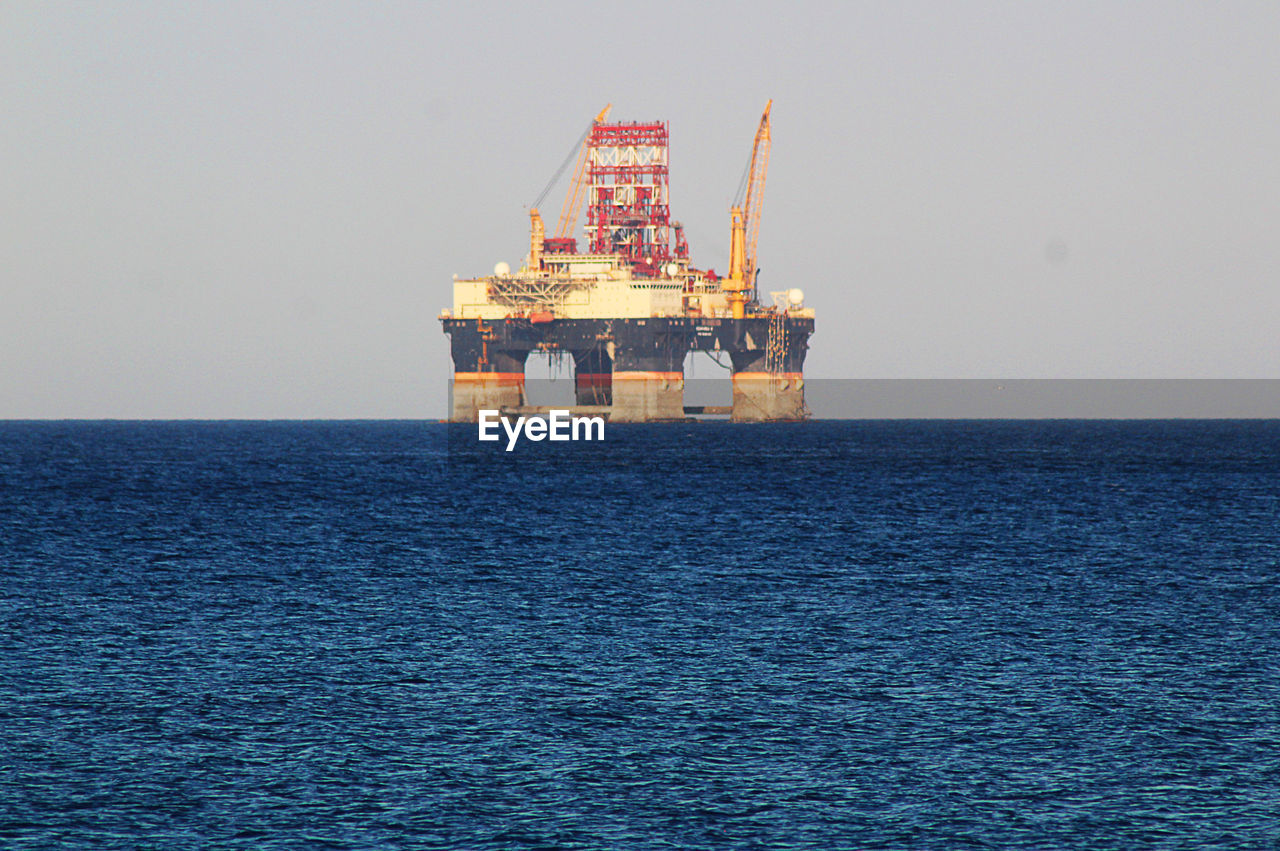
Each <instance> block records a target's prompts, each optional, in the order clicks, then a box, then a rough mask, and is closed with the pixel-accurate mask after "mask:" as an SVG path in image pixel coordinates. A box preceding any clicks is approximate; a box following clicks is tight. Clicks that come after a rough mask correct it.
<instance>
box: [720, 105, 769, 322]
mask: <svg viewBox="0 0 1280 851" xmlns="http://www.w3.org/2000/svg"><path fill="white" fill-rule="evenodd" d="M772 108H773V101H772V100H770V101H769V102H768V103H766V104H765V106H764V114H763V115H761V116H760V126H759V127H758V128H756V137H755V140H754V141H753V142H752V144H751V163H750V165H749V166H748V169H747V175H746V178H745V185H746V192H747V199H746V204H745V205H744V206H742V207H739V206H738V205H737V204H735V205H734V206H733V207H732V208H731V209H730V210H729V220H730V225H729V232H730V240H729V277H728V278H727V279H726V280H725V281H724V283H723V284H722V285H721V287H722V288H723V289H724V291H725V292H726V293H727V294H728V297H729V308H730V310H731V311H732V312H733V317H734V318H735V319H741V318H742V317H743V316H745V315H746V305H747V301H748V298H747V291H748V290H750V291H751V293H752V295H751V298H750V300H751V301H755V300H756V295H755V286H756V241H757V239H759V237H760V214H761V212H762V211H763V209H764V181H765V175H766V173H767V172H768V170H769V143H770V131H769V110H770V109H772ZM739 191H741V190H739Z"/></svg>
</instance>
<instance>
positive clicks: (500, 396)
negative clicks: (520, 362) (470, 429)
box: [449, 369, 525, 423]
mask: <svg viewBox="0 0 1280 851" xmlns="http://www.w3.org/2000/svg"><path fill="white" fill-rule="evenodd" d="M450 397H451V398H450V403H449V408H450V415H449V419H450V420H451V421H452V422H456V423H473V422H475V421H476V420H478V419H479V418H480V411H482V410H494V411H497V410H502V409H503V408H518V407H520V406H521V405H523V404H524V403H525V393H524V370H523V369H521V370H520V372H455V373H454V374H453V386H452V387H451V388H450Z"/></svg>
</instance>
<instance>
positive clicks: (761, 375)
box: [733, 372, 804, 381]
mask: <svg viewBox="0 0 1280 851" xmlns="http://www.w3.org/2000/svg"><path fill="white" fill-rule="evenodd" d="M739 378H746V379H749V380H752V381H760V380H762V379H766V378H776V379H779V380H781V381H799V380H800V379H802V378H804V373H803V372H735V373H734V374H733V380H734V381H737V380H738V379H739Z"/></svg>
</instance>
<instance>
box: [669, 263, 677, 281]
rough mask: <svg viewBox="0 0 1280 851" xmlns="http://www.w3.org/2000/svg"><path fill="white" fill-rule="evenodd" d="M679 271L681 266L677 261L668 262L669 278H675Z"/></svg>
mask: <svg viewBox="0 0 1280 851" xmlns="http://www.w3.org/2000/svg"><path fill="white" fill-rule="evenodd" d="M679 271H680V267H679V266H678V265H676V264H675V263H668V264H667V277H668V278H674V277H675V276H676V273H677V272H679Z"/></svg>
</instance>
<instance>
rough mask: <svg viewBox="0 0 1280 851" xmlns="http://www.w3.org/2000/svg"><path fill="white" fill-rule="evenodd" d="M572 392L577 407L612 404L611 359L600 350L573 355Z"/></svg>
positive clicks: (580, 351)
mask: <svg viewBox="0 0 1280 851" xmlns="http://www.w3.org/2000/svg"><path fill="white" fill-rule="evenodd" d="M573 367H574V372H573V392H574V400H575V401H576V402H577V404H579V405H611V404H613V359H612V358H610V357H609V353H608V352H606V351H604V349H603V348H600V349H586V350H579V351H575V352H574V353H573Z"/></svg>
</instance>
